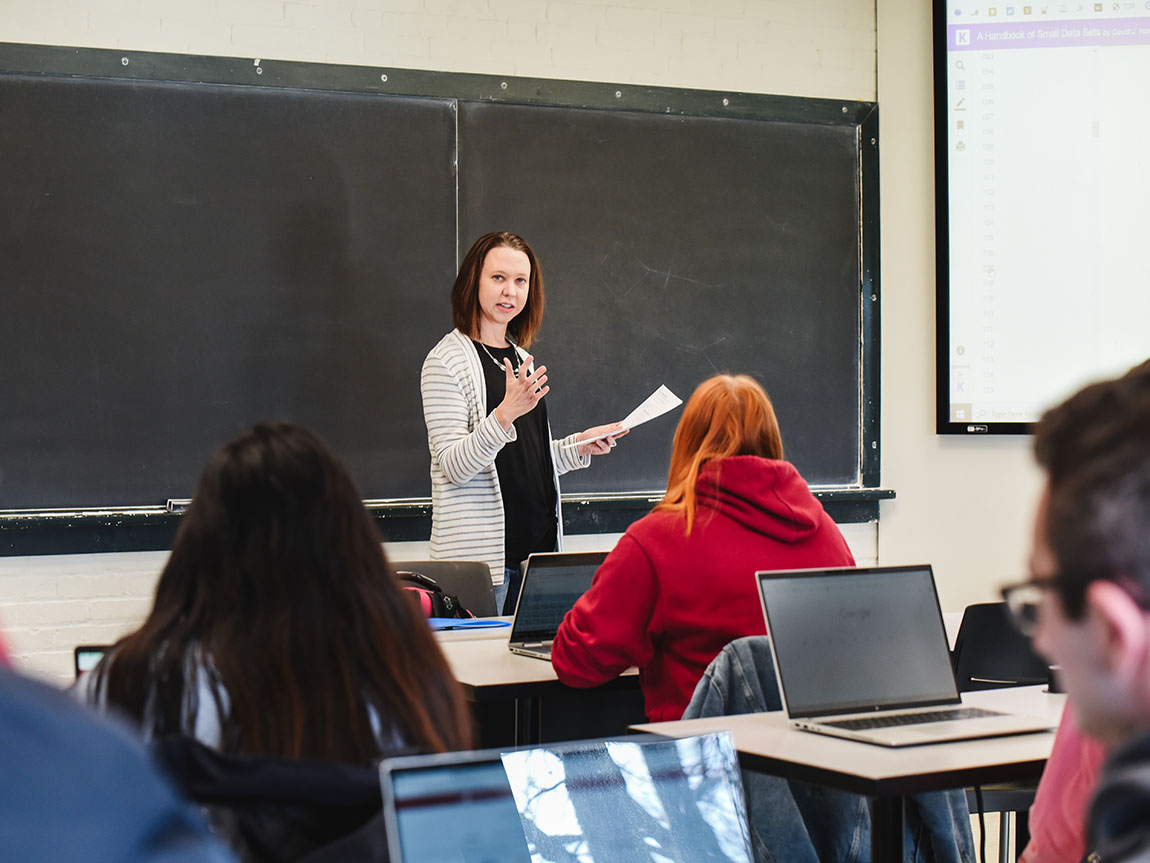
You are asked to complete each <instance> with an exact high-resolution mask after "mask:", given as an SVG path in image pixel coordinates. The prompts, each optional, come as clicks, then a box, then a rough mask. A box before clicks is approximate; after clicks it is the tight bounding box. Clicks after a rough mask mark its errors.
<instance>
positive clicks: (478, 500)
mask: <svg viewBox="0 0 1150 863" xmlns="http://www.w3.org/2000/svg"><path fill="white" fill-rule="evenodd" d="M516 350H517V351H518V352H519V355H520V356H521V357H526V356H527V352H526V351H524V350H523V349H522V348H518V347H517V348H516ZM419 389H420V392H421V394H422V395H423V420H424V422H425V423H426V424H427V445H428V448H429V449H430V450H431V558H432V559H433V560H482V561H483V562H484V563H486V564H487V565H488V566H490V567H491V580H492V583H494V584H502V583H503V570H504V562H503V541H504V540H503V494H502V492H501V491H500V489H499V477H498V475H497V474H496V472H495V456H496V455H498V454H499V451H500V450H501V449H503V447H504V445H505V444H508V443H510V442H511V441H513V440H515V437H516V433H515V427H514V426H512V427H511V431H510V432H507V431H505V430H504V428H503V426H502V425H500V423H499V420H497V419H496V418H495V414H494V413H489V412H488V410H487V388H486V387H485V386H484V382H483V368H482V367H481V366H480V365H479V354H478V353H477V352H476V350H475V346H474V345H473V344H472V343H471V339H469V338H468V337H467V336H465V335H464V334H463V333H462V332H460V331H459V330H452V331H451V332H450V333H448V334H447V335H446V336H444V337H443V338H442V339H440V341H439V344H437V345H436V346H435V347H434V348H432V349H431V352H430V353H429V354H428V355H427V358H426V359H425V360H424V361H423V371H422V373H421V374H420V377H419ZM548 434H550V429H548ZM575 437H576V435H574V434H572V435H569V436H567V437H566V438H563V439H562V440H558V441H557V440H554V439H552V441H551V465H552V470H553V471H554V474H555V493H556V501H557V503H556V512H555V516H556V518H557V519H558V522H559V543H560V544H562V542H563V514H562V511H561V506H562V504H561V503H558V494H559V474H561V473H566V472H567V471H569V470H575V469H577V468H583V467H587V466H588V465H589V464H591V457H590V456H580V455H579V454H578V452H577V450H576V449H575V448H574V447H572V448H571V449H561V445H562V444H565V443H568V442H570V441H573V440H574V439H575Z"/></svg>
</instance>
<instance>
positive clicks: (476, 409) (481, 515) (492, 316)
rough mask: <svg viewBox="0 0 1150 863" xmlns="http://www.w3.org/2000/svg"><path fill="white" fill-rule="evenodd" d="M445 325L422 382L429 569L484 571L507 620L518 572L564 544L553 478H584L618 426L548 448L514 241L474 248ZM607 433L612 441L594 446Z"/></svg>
mask: <svg viewBox="0 0 1150 863" xmlns="http://www.w3.org/2000/svg"><path fill="white" fill-rule="evenodd" d="M451 317H452V323H453V324H454V326H455V329H453V330H452V331H451V332H450V333H448V334H447V335H446V336H444V337H443V338H442V339H441V340H440V341H439V344H437V345H436V346H435V347H434V348H432V349H431V352H430V353H429V354H428V355H427V359H425V360H424V361H423V372H422V374H421V375H420V390H421V392H422V395H423V419H424V422H426V423H427V442H428V446H429V448H430V449H431V503H432V512H431V557H432V558H434V559H448V560H482V561H484V562H485V563H487V565H488V566H490V567H491V578H492V583H493V584H494V585H495V598H496V607H497V608H501V609H502V610H503V613H504V614H511V613H512V612H513V611H514V608H515V602H516V600H517V598H518V593H519V580H520V577H521V573H520V565H521V562H522V561H523V560H525V559H526V558H527V555H529V554H531V553H532V552H537V551H555V550H556V549H557V548H559V545H560V543H561V541H562V539H563V520H562V517H561V514H560V510H559V474H561V473H566V472H567V471H569V470H575V469H577V468H584V467H587V466H588V465H589V464H590V463H591V456H592V455H602V454H603V453H607V452H609V451H610V450H611V447H613V446H614V445H615V438H616V437H619V436H620V435H621V434H623V433H624V432H623V431H622V429H621V427H620V426H619V425H618V424H615V425H607V426H597V427H595V428H589V429H587V430H586V431H583V432H579V433H578V434H573V435H569V436H568V437H566V438H564V439H562V440H554V439H552V437H551V428H550V426H549V425H548V423H547V404H546V402H545V401H544V396H546V395H547V393H548V391H549V390H550V387H549V386H547V367H546V366H535V365H534V363H533V357H532V356H531V355H530V354H528V353H527V351H526V350H525V348H527V347H530V346H531V343H532V341H533V340H534V338H535V334H536V333H537V332H538V330H539V325H540V323H541V322H542V320H543V274H542V273H541V272H540V270H539V262H538V261H537V260H536V258H535V253H534V252H533V251H532V250H531V247H530V246H528V245H527V243H526V242H525V241H524V240H523V238H521V237H519V236H517V235H516V234H509V233H492V234H484V235H483V236H482V237H480V238H479V239H478V240H476V241H475V244H474V245H473V246H472V247H471V250H470V251H469V252H468V253H467V255H466V257H464V259H463V263H462V264H461V265H460V267H459V275H458V276H456V278H455V285H454V286H453V287H452V289H451ZM492 405H494V408H492V407H491V406H492ZM611 431H618V432H619V434H618V435H611V436H609V437H600V436H601V435H604V434H606V433H608V432H611ZM581 442H582V443H581Z"/></svg>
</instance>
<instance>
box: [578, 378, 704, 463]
mask: <svg viewBox="0 0 1150 863" xmlns="http://www.w3.org/2000/svg"><path fill="white" fill-rule="evenodd" d="M682 403H683V400H682V399H681V398H679V397H678V396H677V395H675V394H674V393H673V392H671V391H670V390H669V389H667V386H666V384H660V386H659V388H658V389H657V390H655V392H653V393H651V395H649V396H647V398H645V399H644V400H643V403H642V404H641V405H639V407H637V408H635V410H633V411H631V413H629V414H627V416H626V417H625V418H624V419H623V420H622V423H621V425H622V426H623V428H622V429H620V430H619V431H611V432H607V433H605V434H601V435H596V436H595V437H589V438H584V439H583V440H579V441H573V442H572V443H568V444H564V445H563V448H564V449H570V448H572V447H577V446H582V445H583V444H585V443H590V442H591V441H595V440H602V439H603V438H607V437H611V436H612V435H617V434H619V432H620V431H630V430H631V429H633V428H635V426H638V425H642V424H643V423H645V422H647V421H648V420H653V419H655V417H660V416H662V415H663V414H665V413H666V412H667V411H669V410H672V409H673V408H677V407H678V406H679V405H681V404H682Z"/></svg>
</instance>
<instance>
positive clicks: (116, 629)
mask: <svg viewBox="0 0 1150 863" xmlns="http://www.w3.org/2000/svg"><path fill="white" fill-rule="evenodd" d="M167 557H168V554H167V552H161V551H149V552H139V553H135V554H84V555H59V556H56V555H46V556H43V557H8V558H0V633H3V638H4V640H5V642H6V643H7V645H8V649H9V651H10V652H11V654H12V656H13V658H14V659H15V661H16V663H17V665H18V666H19V667H20V668H22V669H24V670H26V671H29V672H32V673H34V674H37V675H39V676H41V677H46V678H48V679H51V680H54V681H56V682H59V683H67V682H68V681H70V680H71V679H72V648H74V647H75V646H76V645H78V644H107V643H108V642H111V641H115V640H116V639H117V638H119V637H120V636H122V635H124V634H125V633H127V632H130V631H131V630H132V629H133V628H135V627H136V626H138V625H139V623H140V621H141V620H143V618H144V616H145V615H146V614H147V613H148V609H149V608H150V607H151V602H152V591H153V589H154V588H155V584H156V578H157V577H158V576H159V574H160V570H161V569H162V568H163V566H164V561H165V560H167Z"/></svg>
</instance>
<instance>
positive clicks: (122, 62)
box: [120, 57, 128, 66]
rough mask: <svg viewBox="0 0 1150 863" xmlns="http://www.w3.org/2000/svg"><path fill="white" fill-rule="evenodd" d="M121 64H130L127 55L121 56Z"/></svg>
mask: <svg viewBox="0 0 1150 863" xmlns="http://www.w3.org/2000/svg"><path fill="white" fill-rule="evenodd" d="M120 65H121V66H127V65H128V58H127V57H121V58H120Z"/></svg>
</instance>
